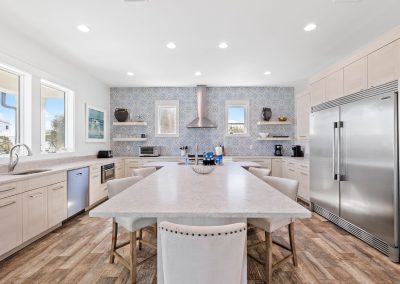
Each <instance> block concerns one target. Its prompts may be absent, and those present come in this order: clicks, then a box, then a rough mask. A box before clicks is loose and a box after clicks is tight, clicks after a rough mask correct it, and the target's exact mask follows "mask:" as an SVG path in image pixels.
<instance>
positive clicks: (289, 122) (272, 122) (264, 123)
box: [257, 120, 292, 125]
mask: <svg viewBox="0 0 400 284" xmlns="http://www.w3.org/2000/svg"><path fill="white" fill-rule="evenodd" d="M290 124H292V122H291V121H277V120H276V121H258V122H257V125H290Z"/></svg>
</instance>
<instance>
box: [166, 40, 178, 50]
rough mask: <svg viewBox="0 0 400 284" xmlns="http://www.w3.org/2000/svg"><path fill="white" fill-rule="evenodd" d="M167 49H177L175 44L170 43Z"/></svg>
mask: <svg viewBox="0 0 400 284" xmlns="http://www.w3.org/2000/svg"><path fill="white" fill-rule="evenodd" d="M167 47H168V48H169V49H175V48H176V44H175V43H173V42H169V43H167Z"/></svg>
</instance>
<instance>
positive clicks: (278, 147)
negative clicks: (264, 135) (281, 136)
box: [274, 145, 283, 156]
mask: <svg viewBox="0 0 400 284" xmlns="http://www.w3.org/2000/svg"><path fill="white" fill-rule="evenodd" d="M282 149H283V146H282V145H275V153H274V154H275V156H282Z"/></svg>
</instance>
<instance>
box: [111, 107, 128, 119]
mask: <svg viewBox="0 0 400 284" xmlns="http://www.w3.org/2000/svg"><path fill="white" fill-rule="evenodd" d="M114 116H115V118H116V119H117V120H118V121H119V122H124V121H126V120H127V119H128V116H129V112H128V110H127V109H126V108H116V109H115V111H114Z"/></svg>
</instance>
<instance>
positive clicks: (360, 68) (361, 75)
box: [343, 57, 368, 96]
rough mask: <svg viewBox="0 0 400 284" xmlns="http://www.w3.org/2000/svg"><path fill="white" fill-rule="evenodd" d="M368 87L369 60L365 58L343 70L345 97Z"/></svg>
mask: <svg viewBox="0 0 400 284" xmlns="http://www.w3.org/2000/svg"><path fill="white" fill-rule="evenodd" d="M367 87H368V60H367V57H363V58H361V59H359V60H357V61H355V62H353V63H351V64H349V65H347V66H345V67H344V69H343V93H344V95H345V96H347V95H350V94H353V93H356V92H359V91H362V90H365V89H367Z"/></svg>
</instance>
